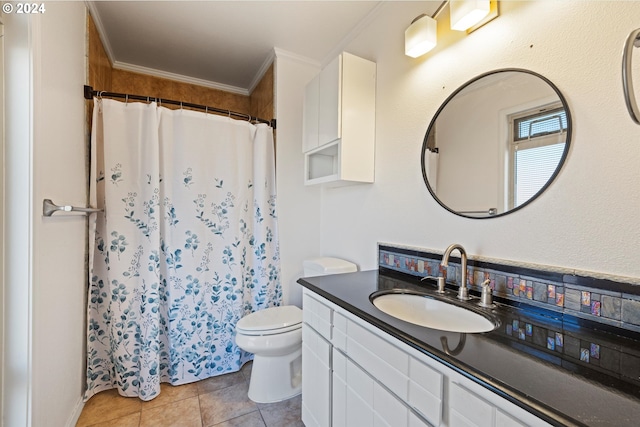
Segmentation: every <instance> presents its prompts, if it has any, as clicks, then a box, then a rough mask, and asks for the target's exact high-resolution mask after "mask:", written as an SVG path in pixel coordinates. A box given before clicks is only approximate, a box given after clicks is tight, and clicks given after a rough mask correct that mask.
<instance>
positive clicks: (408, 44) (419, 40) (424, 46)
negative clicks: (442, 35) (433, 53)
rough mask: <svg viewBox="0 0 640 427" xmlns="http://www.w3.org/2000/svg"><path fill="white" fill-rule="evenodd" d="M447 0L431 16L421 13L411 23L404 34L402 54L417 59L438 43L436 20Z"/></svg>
mask: <svg viewBox="0 0 640 427" xmlns="http://www.w3.org/2000/svg"><path fill="white" fill-rule="evenodd" d="M448 1H449V0H444V1H443V2H442V3H441V4H440V6H439V7H438V9H437V10H436V11H435V13H434V14H433V15H431V16H429V15H427V14H425V13H423V14H422V15H420V16H418V17H416V19H414V20H413V21H412V22H411V25H409V27H408V28H407V29H406V30H405V32H404V54H405V55H407V56H410V57H412V58H417V57H419V56H422V55H424V54H425V53H427V52H429V51H430V50H431V49H433V48H434V47H436V44H437V42H438V35H437V34H438V21H436V18H437V17H438V15H439V14H440V12H442V9H444V7H445V6H446V5H447V2H448Z"/></svg>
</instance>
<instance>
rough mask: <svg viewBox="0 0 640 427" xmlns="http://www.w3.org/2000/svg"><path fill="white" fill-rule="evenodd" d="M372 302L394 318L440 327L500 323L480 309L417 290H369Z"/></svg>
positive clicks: (475, 328)
mask: <svg viewBox="0 0 640 427" xmlns="http://www.w3.org/2000/svg"><path fill="white" fill-rule="evenodd" d="M371 302H372V303H373V305H375V306H376V307H377V308H378V309H380V310H381V311H383V312H385V313H387V314H388V315H390V316H393V317H395V318H397V319H400V320H404V321H405V322H409V323H413V324H415V325H420V326H426V327H427V328H432V329H439V330H441V331H448V332H467V333H479V332H489V331H493V330H494V329H496V328H497V327H498V326H499V325H498V323H497V322H494V321H492V320H490V319H488V318H487V317H485V316H483V315H482V314H480V313H476V312H474V311H471V310H468V309H466V308H463V307H459V306H457V305H454V304H450V303H448V302H446V301H441V300H437V299H434V298H431V297H429V296H424V295H419V294H411V293H396V292H393V293H381V294H379V295H376V294H372V295H371Z"/></svg>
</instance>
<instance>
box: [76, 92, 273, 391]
mask: <svg viewBox="0 0 640 427" xmlns="http://www.w3.org/2000/svg"><path fill="white" fill-rule="evenodd" d="M91 139H92V141H91V145H92V150H91V152H92V159H91V175H92V177H91V188H90V193H91V194H90V197H91V202H92V204H93V205H94V206H99V207H104V208H105V213H104V215H102V214H98V215H96V216H95V222H92V224H91V226H90V239H91V240H90V242H91V244H90V253H89V258H90V264H91V265H90V289H89V301H88V331H87V392H86V394H85V399H88V398H89V397H91V396H92V395H93V394H95V393H97V392H99V391H102V390H106V389H110V388H117V389H118V391H119V393H120V394H121V395H124V396H138V397H140V398H141V399H142V400H150V399H153V398H154V397H155V396H156V395H158V393H159V392H160V383H161V382H169V383H171V384H173V385H178V384H185V383H189V382H193V381H197V380H201V379H205V378H208V377H211V376H214V375H219V374H223V373H227V372H233V371H237V370H238V369H239V368H240V366H241V365H242V364H243V363H244V362H246V361H247V360H249V359H250V358H251V355H250V354H248V353H245V352H243V351H241V350H240V349H239V348H238V347H237V346H236V345H235V325H236V323H237V322H238V320H239V319H240V318H241V317H242V316H244V315H245V314H248V313H250V312H253V311H257V310H260V309H264V308H267V307H270V306H276V305H279V304H280V302H281V299H282V292H281V285H280V260H279V251H278V240H277V220H276V209H275V207H276V205H275V177H274V176H275V174H274V157H273V156H274V153H273V131H272V129H271V128H270V127H268V126H267V125H264V124H260V125H257V126H256V125H253V124H251V123H249V122H246V121H239V120H232V119H230V118H227V117H220V116H214V115H210V114H205V113H200V112H195V111H188V110H182V109H180V110H169V109H166V108H164V107H158V106H157V105H156V104H155V103H150V104H144V103H122V102H118V101H113V100H107V99H101V100H95V105H94V114H93V130H92V138H91Z"/></svg>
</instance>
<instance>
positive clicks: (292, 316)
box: [236, 305, 302, 334]
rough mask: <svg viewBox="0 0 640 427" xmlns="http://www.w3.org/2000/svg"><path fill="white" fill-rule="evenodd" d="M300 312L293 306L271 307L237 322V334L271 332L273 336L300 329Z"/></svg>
mask: <svg viewBox="0 0 640 427" xmlns="http://www.w3.org/2000/svg"><path fill="white" fill-rule="evenodd" d="M301 323H302V310H300V309H299V308H298V307H296V306H295V305H285V306H282V307H271V308H266V309H264V310H260V311H256V312H255V313H251V314H249V315H247V316H245V317H243V318H242V319H240V321H239V322H238V324H237V325H236V328H237V330H238V332H243V333H247V334H252V333H253V334H255V333H256V332H261V333H264V332H265V331H273V333H274V334H278V333H282V332H286V331H289V330H293V329H296V328H299V327H300V324H301Z"/></svg>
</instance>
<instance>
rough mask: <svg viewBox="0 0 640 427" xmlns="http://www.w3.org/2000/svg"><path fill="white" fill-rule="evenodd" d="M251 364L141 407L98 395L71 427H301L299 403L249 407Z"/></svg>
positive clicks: (112, 394) (166, 392)
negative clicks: (248, 393)
mask: <svg viewBox="0 0 640 427" xmlns="http://www.w3.org/2000/svg"><path fill="white" fill-rule="evenodd" d="M250 376H251V363H247V364H245V365H244V366H243V367H242V370H240V372H235V373H232V374H225V375H220V376H218V377H213V378H209V379H206V380H203V381H199V382H197V383H192V384H186V385H182V386H178V387H173V386H171V385H169V384H162V385H161V392H160V395H159V396H158V397H156V398H155V399H153V400H151V401H149V402H143V401H141V400H140V399H138V398H131V397H122V396H120V395H118V392H117V391H116V390H108V391H103V392H101V393H98V394H96V395H95V396H93V397H92V398H91V399H89V401H88V402H87V403H86V404H85V406H84V409H83V410H82V414H80V418H79V419H78V423H77V424H76V427H213V426H215V427H303V426H304V424H303V423H302V421H301V419H300V417H301V406H300V405H301V398H300V396H298V397H294V398H293V399H289V400H286V401H284V402H278V403H269V404H263V403H258V404H256V403H254V402H252V401H251V400H249V398H248V397H247V391H248V390H249V378H250Z"/></svg>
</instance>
